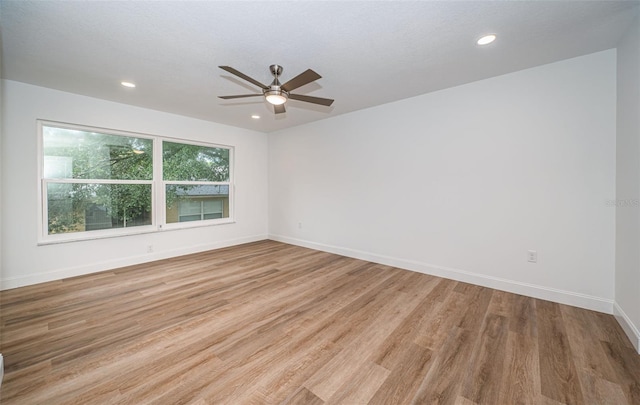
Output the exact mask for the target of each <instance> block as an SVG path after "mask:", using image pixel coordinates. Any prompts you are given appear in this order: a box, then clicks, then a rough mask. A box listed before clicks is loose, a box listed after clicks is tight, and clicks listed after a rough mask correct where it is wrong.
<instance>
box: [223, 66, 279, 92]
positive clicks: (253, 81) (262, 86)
mask: <svg viewBox="0 0 640 405" xmlns="http://www.w3.org/2000/svg"><path fill="white" fill-rule="evenodd" d="M218 67H219V68H220V69H222V70H226V71H227V72H229V73H231V74H232V75H236V76H238V77H239V78H241V79H244V80H246V81H248V82H249V83H253V84H255V85H256V86H258V87H260V88H261V89H268V88H269V87H267V86H266V85H264V84H262V83H260V82H259V81H257V80H256V79H254V78H251V77H249V76H247V75H245V74H244V73H241V72H238V71H237V70H235V69H234V68H232V67H231V66H218Z"/></svg>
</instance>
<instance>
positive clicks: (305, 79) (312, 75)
mask: <svg viewBox="0 0 640 405" xmlns="http://www.w3.org/2000/svg"><path fill="white" fill-rule="evenodd" d="M321 77H322V76H320V75H319V74H317V73H316V72H314V71H313V70H311V69H307V70H305V71H304V72H302V73H300V74H299V75H298V76H296V77H294V78H293V79H291V80H289V81H288V82H286V83H285V84H283V85H282V86H281V87H280V88H281V89H282V90H284V91H292V90H295V89H297V88H298V87H301V86H304V85H305V84H307V83H311V82H312V81H314V80H318V79H320V78H321Z"/></svg>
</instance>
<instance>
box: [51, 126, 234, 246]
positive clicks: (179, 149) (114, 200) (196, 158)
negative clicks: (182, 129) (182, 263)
mask: <svg viewBox="0 0 640 405" xmlns="http://www.w3.org/2000/svg"><path fill="white" fill-rule="evenodd" d="M39 130H40V136H41V138H40V141H41V150H42V155H41V161H40V162H41V170H40V173H41V184H40V192H41V196H42V198H41V213H42V221H41V223H42V232H41V237H40V240H41V241H42V242H47V241H61V240H77V239H85V238H95V237H103V236H116V235H123V234H131V233H139V232H151V231H156V230H160V229H164V228H165V225H167V226H166V228H180V227H190V226H198V225H210V224H216V223H221V222H231V221H232V220H231V218H232V216H231V207H232V204H231V195H230V190H231V189H232V187H231V155H232V153H231V152H232V148H230V147H223V146H214V145H204V144H193V143H183V142H178V141H175V140H169V139H166V138H160V137H153V136H148V135H139V134H131V133H121V132H117V131H108V130H103V129H95V128H87V127H80V126H75V125H67V124H59V123H51V122H44V121H41V122H39Z"/></svg>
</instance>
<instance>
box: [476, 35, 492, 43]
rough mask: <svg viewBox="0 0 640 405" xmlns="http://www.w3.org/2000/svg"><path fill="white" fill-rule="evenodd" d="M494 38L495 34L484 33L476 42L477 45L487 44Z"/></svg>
mask: <svg viewBox="0 0 640 405" xmlns="http://www.w3.org/2000/svg"><path fill="white" fill-rule="evenodd" d="M495 40H496V35H495V34H489V35H485V36H483V37H482V38H480V39H479V40H478V41H477V42H476V43H477V44H478V45H488V44H490V43H492V42H493V41H495Z"/></svg>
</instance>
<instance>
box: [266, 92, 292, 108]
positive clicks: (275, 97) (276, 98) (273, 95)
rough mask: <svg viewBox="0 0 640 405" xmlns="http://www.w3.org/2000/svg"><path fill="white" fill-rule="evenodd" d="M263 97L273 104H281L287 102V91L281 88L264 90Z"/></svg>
mask: <svg viewBox="0 0 640 405" xmlns="http://www.w3.org/2000/svg"><path fill="white" fill-rule="evenodd" d="M264 97H265V98H266V99H267V101H268V102H269V103H270V104H273V105H282V104H284V103H286V102H287V93H286V92H284V91H282V90H268V91H265V92H264Z"/></svg>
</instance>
